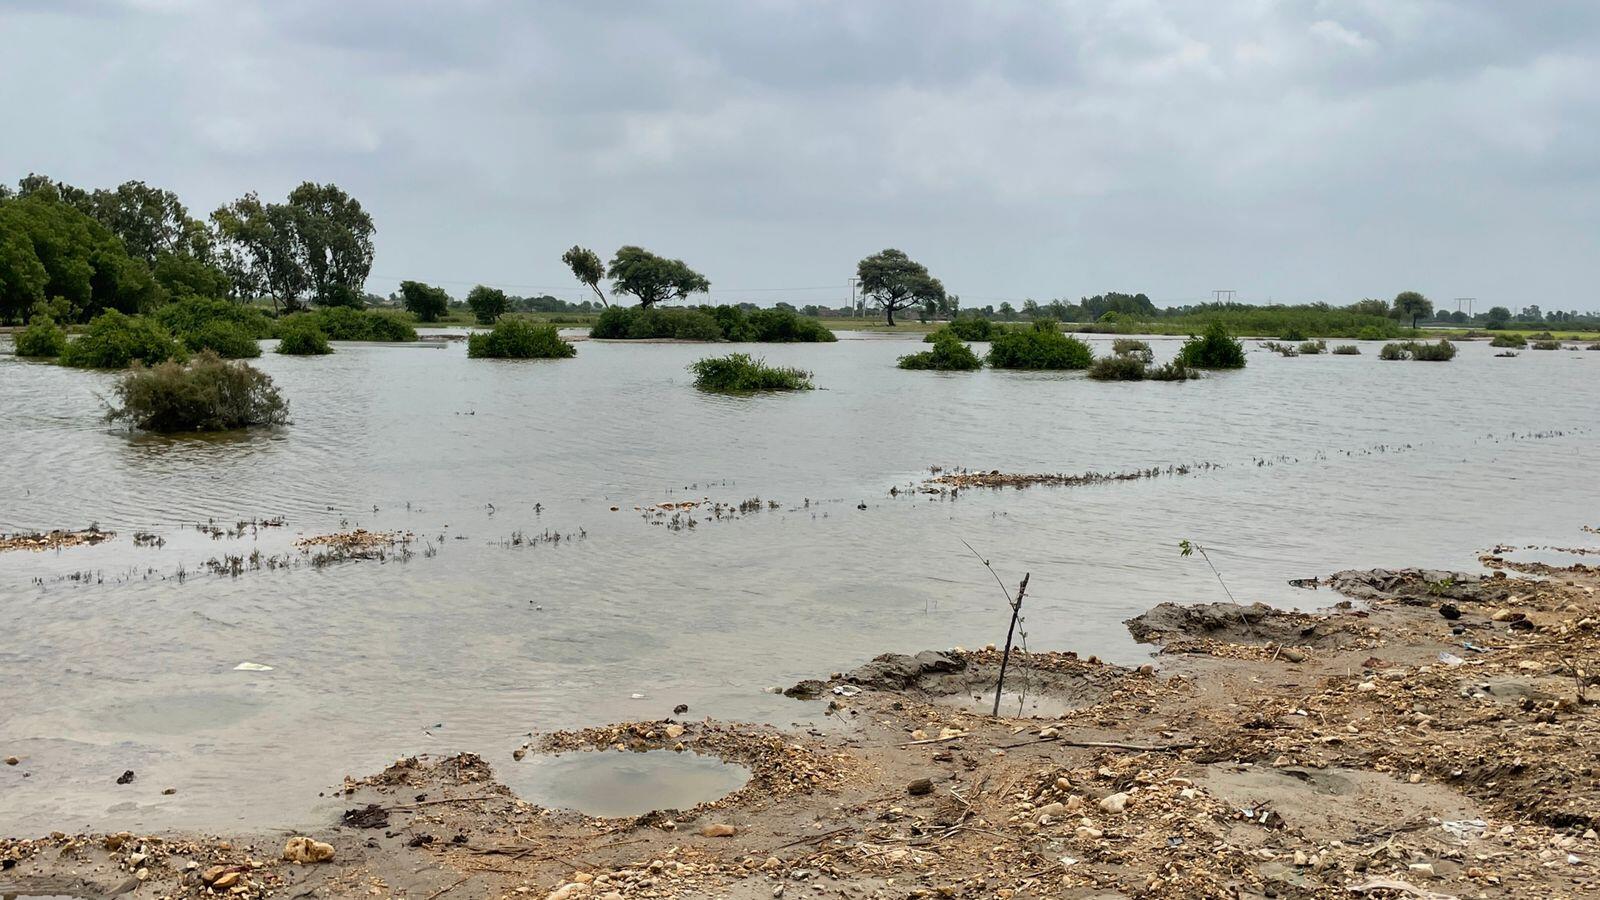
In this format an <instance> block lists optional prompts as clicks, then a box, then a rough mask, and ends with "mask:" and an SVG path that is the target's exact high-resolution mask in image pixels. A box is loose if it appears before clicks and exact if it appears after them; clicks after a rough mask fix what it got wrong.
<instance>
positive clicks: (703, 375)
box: [689, 353, 814, 394]
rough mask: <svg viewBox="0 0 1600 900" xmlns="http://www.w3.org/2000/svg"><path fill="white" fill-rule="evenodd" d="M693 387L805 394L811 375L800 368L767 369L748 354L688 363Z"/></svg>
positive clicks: (714, 357) (708, 358) (764, 364)
mask: <svg viewBox="0 0 1600 900" xmlns="http://www.w3.org/2000/svg"><path fill="white" fill-rule="evenodd" d="M689 371H691V372H693V373H694V385H695V387H697V388H699V389H701V390H703V391H717V392H720V393H726V394H745V393H753V392H755V391H809V390H811V389H812V388H813V387H814V385H812V383H811V373H810V372H807V371H804V370H802V369H788V368H782V367H779V366H769V365H767V364H766V362H765V361H764V360H759V359H751V358H750V355H749V354H748V353H733V354H730V355H728V356H710V357H707V358H705V359H702V360H700V361H698V362H695V363H691V364H690V366H689Z"/></svg>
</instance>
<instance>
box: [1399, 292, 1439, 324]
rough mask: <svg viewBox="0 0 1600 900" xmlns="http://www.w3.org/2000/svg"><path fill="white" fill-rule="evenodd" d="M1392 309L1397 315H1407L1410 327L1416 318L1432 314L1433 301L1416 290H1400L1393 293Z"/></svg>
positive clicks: (1415, 321)
mask: <svg viewBox="0 0 1600 900" xmlns="http://www.w3.org/2000/svg"><path fill="white" fill-rule="evenodd" d="M1394 311H1395V313H1396V314H1398V315H1401V316H1409V317H1410V318H1411V327H1412V328H1415V327H1417V320H1418V319H1420V318H1422V317H1424V316H1431V315H1433V301H1431V300H1429V299H1428V298H1427V297H1424V296H1422V295H1421V294H1419V293H1417V292H1416V291H1401V292H1400V293H1398V294H1395V295H1394Z"/></svg>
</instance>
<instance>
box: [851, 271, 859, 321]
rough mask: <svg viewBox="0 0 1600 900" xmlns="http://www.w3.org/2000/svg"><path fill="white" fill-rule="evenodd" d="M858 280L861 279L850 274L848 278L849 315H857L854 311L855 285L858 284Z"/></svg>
mask: <svg viewBox="0 0 1600 900" xmlns="http://www.w3.org/2000/svg"><path fill="white" fill-rule="evenodd" d="M860 281H861V279H859V278H856V277H854V276H851V278H850V315H851V316H856V315H858V313H857V312H856V285H857V284H859V283H860Z"/></svg>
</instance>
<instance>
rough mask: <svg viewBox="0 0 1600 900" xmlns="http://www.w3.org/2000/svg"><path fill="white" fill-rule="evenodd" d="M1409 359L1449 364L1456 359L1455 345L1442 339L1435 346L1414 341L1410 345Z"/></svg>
mask: <svg viewBox="0 0 1600 900" xmlns="http://www.w3.org/2000/svg"><path fill="white" fill-rule="evenodd" d="M1411 358H1412V359H1419V360H1423V361H1424V362H1449V361H1450V360H1452V359H1455V358H1456V345H1455V344H1452V343H1450V342H1449V341H1447V340H1444V339H1443V338H1441V339H1440V340H1439V343H1437V344H1425V343H1422V342H1421V341H1415V342H1412V344H1411Z"/></svg>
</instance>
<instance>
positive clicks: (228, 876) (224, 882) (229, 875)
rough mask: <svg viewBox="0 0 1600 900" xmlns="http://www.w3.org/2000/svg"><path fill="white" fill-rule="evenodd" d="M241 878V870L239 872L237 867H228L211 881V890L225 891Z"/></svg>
mask: <svg viewBox="0 0 1600 900" xmlns="http://www.w3.org/2000/svg"><path fill="white" fill-rule="evenodd" d="M242 878H244V873H243V872H240V871H239V870H238V869H229V870H228V871H226V872H223V873H222V874H221V875H218V876H217V877H216V880H214V881H212V882H211V888H212V890H217V891H225V890H227V889H228V888H231V887H233V886H234V885H237V884H238V883H239V880H240V879H242Z"/></svg>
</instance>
